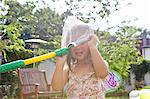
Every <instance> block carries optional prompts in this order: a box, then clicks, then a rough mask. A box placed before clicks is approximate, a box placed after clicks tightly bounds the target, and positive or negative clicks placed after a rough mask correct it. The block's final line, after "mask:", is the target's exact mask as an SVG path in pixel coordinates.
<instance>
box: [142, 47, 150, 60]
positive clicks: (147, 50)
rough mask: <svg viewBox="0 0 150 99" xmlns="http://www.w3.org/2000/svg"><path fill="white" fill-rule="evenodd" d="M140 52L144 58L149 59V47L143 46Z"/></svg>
mask: <svg viewBox="0 0 150 99" xmlns="http://www.w3.org/2000/svg"><path fill="white" fill-rule="evenodd" d="M142 54H143V57H144V58H145V59H147V60H150V47H149V48H148V47H146V48H143V49H142Z"/></svg>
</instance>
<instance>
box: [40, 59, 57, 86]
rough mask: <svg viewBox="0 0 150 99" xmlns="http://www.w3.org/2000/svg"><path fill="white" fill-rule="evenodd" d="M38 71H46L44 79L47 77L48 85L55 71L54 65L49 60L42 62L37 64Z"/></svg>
mask: <svg viewBox="0 0 150 99" xmlns="http://www.w3.org/2000/svg"><path fill="white" fill-rule="evenodd" d="M38 69H39V70H45V71H46V77H47V80H48V83H49V84H51V81H52V77H53V74H54V70H55V63H53V62H52V61H51V60H50V59H49V60H45V61H42V62H41V63H40V64H39V66H38Z"/></svg>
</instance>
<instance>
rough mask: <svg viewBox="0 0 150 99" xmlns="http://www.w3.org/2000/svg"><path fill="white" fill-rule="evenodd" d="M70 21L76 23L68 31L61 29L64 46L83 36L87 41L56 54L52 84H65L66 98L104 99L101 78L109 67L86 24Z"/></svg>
mask: <svg viewBox="0 0 150 99" xmlns="http://www.w3.org/2000/svg"><path fill="white" fill-rule="evenodd" d="M73 21H78V24H74V25H72V26H71V28H70V29H68V30H67V31H66V29H65V28H64V29H63V39H62V45H63V47H67V46H68V44H69V43H71V42H74V41H78V40H79V39H81V38H84V37H88V38H89V41H88V42H86V43H83V44H81V45H78V46H76V47H73V48H71V49H70V52H69V53H68V55H65V56H62V57H57V61H56V69H55V72H54V75H53V79H52V87H53V89H54V90H63V89H64V86H65V85H66V91H67V99H91V98H92V99H105V94H104V88H103V85H102V81H101V80H102V79H103V78H105V77H106V76H107V75H108V69H107V66H106V63H105V61H104V59H103V58H102V56H101V54H100V52H99V51H98V49H97V47H96V45H97V41H98V39H97V36H96V35H95V34H94V32H93V30H92V29H91V28H90V27H89V26H88V25H87V24H85V23H82V22H81V21H79V20H77V19H74V20H73ZM73 21H71V22H73ZM66 24H67V22H66V23H65V25H64V27H65V26H66ZM70 25H71V24H70ZM67 26H69V25H68V24H67ZM64 35H65V36H64Z"/></svg>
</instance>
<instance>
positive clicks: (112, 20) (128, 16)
mask: <svg viewBox="0 0 150 99" xmlns="http://www.w3.org/2000/svg"><path fill="white" fill-rule="evenodd" d="M18 1H19V2H25V1H28V0H18ZM30 1H31V0H30ZM32 1H34V0H32ZM50 1H51V0H45V2H46V3H48V4H51V5H52V2H50ZM56 1H57V3H53V5H54V6H55V7H56V11H57V12H58V13H62V12H63V11H65V10H66V7H65V6H64V0H56ZM110 1H112V0H110ZM120 1H121V8H120V10H119V11H116V12H113V13H112V14H111V15H110V17H109V18H107V19H104V20H99V21H100V23H99V21H97V22H98V23H95V24H94V25H95V26H98V27H100V28H101V29H102V30H105V29H106V28H108V27H111V26H117V25H122V23H121V22H122V21H127V24H128V25H134V26H137V27H141V28H145V29H148V30H150V0H120ZM129 3H130V4H129ZM106 20H109V23H107V22H106ZM129 20H130V21H129Z"/></svg>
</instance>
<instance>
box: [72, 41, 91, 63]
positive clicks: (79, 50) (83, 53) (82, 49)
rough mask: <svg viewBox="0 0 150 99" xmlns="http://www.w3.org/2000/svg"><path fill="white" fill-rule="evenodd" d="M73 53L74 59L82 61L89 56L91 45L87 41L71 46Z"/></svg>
mask: <svg viewBox="0 0 150 99" xmlns="http://www.w3.org/2000/svg"><path fill="white" fill-rule="evenodd" d="M71 55H72V57H73V58H74V59H76V60H78V61H81V60H84V59H86V58H88V55H89V47H88V44H87V43H84V44H82V45H79V46H76V47H73V48H71Z"/></svg>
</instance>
